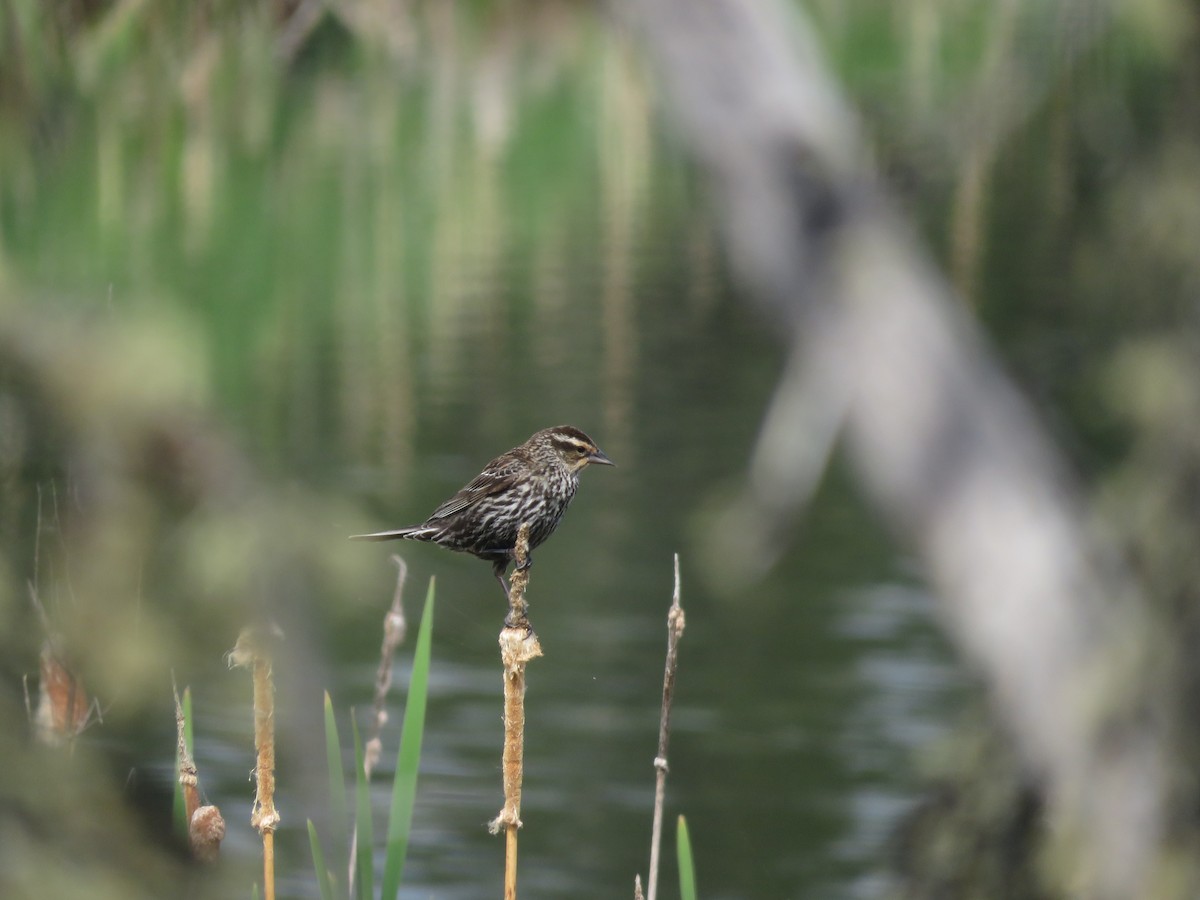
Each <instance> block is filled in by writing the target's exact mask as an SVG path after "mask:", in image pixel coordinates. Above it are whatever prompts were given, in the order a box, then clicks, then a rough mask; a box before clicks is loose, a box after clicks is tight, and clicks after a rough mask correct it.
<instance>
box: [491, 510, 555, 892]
mask: <svg viewBox="0 0 1200 900" xmlns="http://www.w3.org/2000/svg"><path fill="white" fill-rule="evenodd" d="M514 557H515V559H516V563H517V566H516V570H515V571H514V572H513V575H512V578H511V580H510V581H509V592H508V615H507V616H506V617H505V619H504V628H503V629H501V631H500V659H501V662H503V664H504V753H503V756H502V758H501V765H502V768H503V773H504V807H503V808H502V809H501V810H500V815H498V816H497V817H496V818H495V819H493V820H492V821H491V823H490V824H489V825H488V830H489V831H491V833H492V834H498V833H499V832H500V830H501V829H504V833H505V842H504V900H516V897H517V829H518V828H520V827H521V782H522V779H523V777H524V760H525V666H526V664H527V663H528V662H529V661H530V660H532V659H536V658H537V657H539V656H541V655H542V648H541V645H540V644H539V643H538V639H537V635H536V634H535V633H534V631H533V628H532V627H531V626H530V624H529V606H528V604H527V603H526V602H525V588H526V587H527V586H528V584H529V565H528V562H529V524H528V523H525V524H523V525H522V526H521V529H520V531H518V532H517V543H516V547H515V548H514Z"/></svg>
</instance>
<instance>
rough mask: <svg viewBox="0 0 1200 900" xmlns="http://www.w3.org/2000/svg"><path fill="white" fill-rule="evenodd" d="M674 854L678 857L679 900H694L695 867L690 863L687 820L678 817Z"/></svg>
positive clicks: (690, 853)
mask: <svg viewBox="0 0 1200 900" xmlns="http://www.w3.org/2000/svg"><path fill="white" fill-rule="evenodd" d="M675 852H676V854H677V855H678V857H679V897H680V900H696V866H695V864H694V863H693V862H692V841H691V838H689V837H688V827H687V819H685V818H684V817H683V816H680V817H679V829H678V831H677V833H676V851H675Z"/></svg>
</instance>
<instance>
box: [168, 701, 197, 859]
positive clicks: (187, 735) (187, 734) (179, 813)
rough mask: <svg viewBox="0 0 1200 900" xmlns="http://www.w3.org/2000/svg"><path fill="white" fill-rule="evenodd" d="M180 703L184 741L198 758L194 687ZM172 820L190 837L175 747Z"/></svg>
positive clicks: (191, 752) (185, 835) (177, 751)
mask: <svg viewBox="0 0 1200 900" xmlns="http://www.w3.org/2000/svg"><path fill="white" fill-rule="evenodd" d="M179 705H180V707H181V708H182V709H183V741H184V743H185V744H186V745H187V749H188V753H190V754H191V755H192V759H195V758H196V751H195V750H194V749H192V747H193V745H192V689H191V688H190V687H185V688H184V689H183V696H182V697H181V698H180V700H179ZM171 821H172V822H174V823H175V830H176V832H177V833H178V834H179V836H180V837H181V838H183V840H184V841H187V839H188V825H189V824H190V823H189V822H188V820H187V808H186V806H185V805H184V801H183V785H182V784H180V783H179V748H178V747H176V748H175V801H174V804H173V805H172V807H171Z"/></svg>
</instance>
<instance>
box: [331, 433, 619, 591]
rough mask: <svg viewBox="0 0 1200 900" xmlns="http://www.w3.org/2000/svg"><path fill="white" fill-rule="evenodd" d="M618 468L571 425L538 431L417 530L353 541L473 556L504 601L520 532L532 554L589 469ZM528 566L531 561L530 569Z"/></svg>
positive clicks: (354, 537)
mask: <svg viewBox="0 0 1200 900" xmlns="http://www.w3.org/2000/svg"><path fill="white" fill-rule="evenodd" d="M592 463H598V464H599V465H603V466H611V465H614V463H613V461H612V460H611V459H609V458H608V457H607V456H605V455H604V451H602V450H601V449H600V448H599V447H597V446H596V443H595V442H594V441H593V440H592V439H591V438H590V437H588V436H587V435H586V434H584V433H583V432H582V431H580V430H579V429H578V428H574V427H572V426H570V425H558V426H556V427H554V428H546V429H543V430H542V431H539V432H537V433H536V434H534V435H533V436H532V437H530V438H529V440H527V441H526V442H525V443H523V444H521V446H519V447H513V448H512V449H511V450H509V451H508V452H507V453H503V454H501V455H500V456H497V457H496V458H495V459H493V460H492V461H491V462H490V463H488V464H487V465H486V466H484V468H483V471H482V472H480V473H479V474H478V475H476V476H475V478H474V480H472V481H471V483H470V484H468V485H467V486H466V487H464V488H463V489H462V490H460V491H459V492H458V493H457V494H455V495H454V496H453V497H451V498H450V499H449V500H447V501H446V502H445V503H443V504H442V505H441V506H439V507H438V508H437V509H435V510H434V511H433V513H432V514H431V515H430V516H429V518H428V519H426V520H425V521H424V522H422V523H421V524H420V525H413V526H411V527H409V528H397V529H396V530H394V531H379V532H376V533H375V534H355V535H351V538H350V539H351V540H354V541H394V540H399V539H401V538H403V539H406V540H410V541H427V542H428V543H431V544H438V545H440V546H442V547H445V548H446V549H448V550H456V551H458V552H460V553H473V554H474V555H475V556H478V557H479V558H480V559H485V560H487V561H489V562H490V563H491V564H492V570H493V571H494V572H495V575H496V578H497V580H499V582H500V586H501V587H502V588H504V595H505V596H506V597H507V596H508V585H507V584H506V583H505V581H504V573H505V572H506V571H507V570H508V564H509V563H510V562H511V561H512V559H513V551H514V548H515V546H516V543H517V531H518V530H519V529H520V527H521V525H522V524H523V523H526V522H528V523H529V550H530V554H531V555H532V551H533V550H534V548H535V547H537V546H539V545H540V544H541V543H542V542H543V541H545V540H546V538H548V537H550V535H551V534H553V533H554V529H555V528H557V527H558V523H559V520H561V519H562V517H563V513H565V512H566V511H567V505H568V504H570V502H571V498H572V497H574V496H575V490H576V488H578V487H579V473H580V472H582V471H583V470H584V469H585V468H586V467H587V466H588V465H590V464H592ZM528 564H529V560H528V559H527V560H526V565H528Z"/></svg>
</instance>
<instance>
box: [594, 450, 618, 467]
mask: <svg viewBox="0 0 1200 900" xmlns="http://www.w3.org/2000/svg"><path fill="white" fill-rule="evenodd" d="M587 461H588V462H590V463H596V464H597V465H600V466H615V465H616V463H615V462H613V461H612V460H611V459H609V458H608V457H607V456H605V455H604V451H603V450H601V449H600V448H599V447H597V448H596V452H595V453H589V454H588V455H587Z"/></svg>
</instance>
